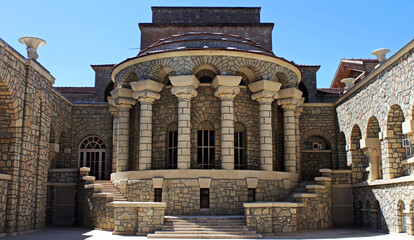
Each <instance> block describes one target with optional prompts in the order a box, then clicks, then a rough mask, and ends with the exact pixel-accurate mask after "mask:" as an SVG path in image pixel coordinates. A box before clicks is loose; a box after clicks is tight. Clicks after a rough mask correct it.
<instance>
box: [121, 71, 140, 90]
mask: <svg viewBox="0 0 414 240" xmlns="http://www.w3.org/2000/svg"><path fill="white" fill-rule="evenodd" d="M138 80H139V79H138V76H137V74H136V73H134V72H128V73H127V74H126V75H125V77H124V79H122V83H121V87H122V88H131V85H129V84H130V83H132V82H136V81H138Z"/></svg>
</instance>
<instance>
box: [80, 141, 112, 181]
mask: <svg viewBox="0 0 414 240" xmlns="http://www.w3.org/2000/svg"><path fill="white" fill-rule="evenodd" d="M96 163H97V164H98V166H96V165H95V166H94V167H92V166H91V164H96ZM105 163H106V145H105V142H104V141H103V140H102V138H100V137H98V136H89V137H86V138H84V139H83V140H82V141H81V143H80V144H79V147H78V167H79V168H80V167H90V168H91V171H90V172H89V174H90V175H91V176H95V177H96V179H97V180H101V179H104V178H105V171H106V167H105ZM96 167H97V169H96Z"/></svg>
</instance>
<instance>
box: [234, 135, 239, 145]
mask: <svg viewBox="0 0 414 240" xmlns="http://www.w3.org/2000/svg"><path fill="white" fill-rule="evenodd" d="M238 146H239V132H234V147H238Z"/></svg>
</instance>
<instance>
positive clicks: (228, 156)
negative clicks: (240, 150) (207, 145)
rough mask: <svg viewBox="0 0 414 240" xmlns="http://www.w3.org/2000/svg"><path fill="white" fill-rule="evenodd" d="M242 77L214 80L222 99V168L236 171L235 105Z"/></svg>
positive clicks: (218, 77) (223, 77) (218, 95)
mask: <svg viewBox="0 0 414 240" xmlns="http://www.w3.org/2000/svg"><path fill="white" fill-rule="evenodd" d="M241 79H242V77H241V76H220V75H217V76H216V77H215V78H214V80H213V87H214V88H215V89H217V90H216V92H215V95H216V97H218V98H220V99H221V168H222V169H226V170H233V169H234V104H233V100H234V98H235V97H236V95H237V94H238V93H239V92H240V88H239V87H238V86H239V84H240V81H241Z"/></svg>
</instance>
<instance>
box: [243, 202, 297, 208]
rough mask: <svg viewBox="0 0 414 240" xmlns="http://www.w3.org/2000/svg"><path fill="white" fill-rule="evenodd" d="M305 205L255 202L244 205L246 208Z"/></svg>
mask: <svg viewBox="0 0 414 240" xmlns="http://www.w3.org/2000/svg"><path fill="white" fill-rule="evenodd" d="M304 206H305V204H303V203H294V202H253V203H243V207H245V208H265V207H304Z"/></svg>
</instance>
